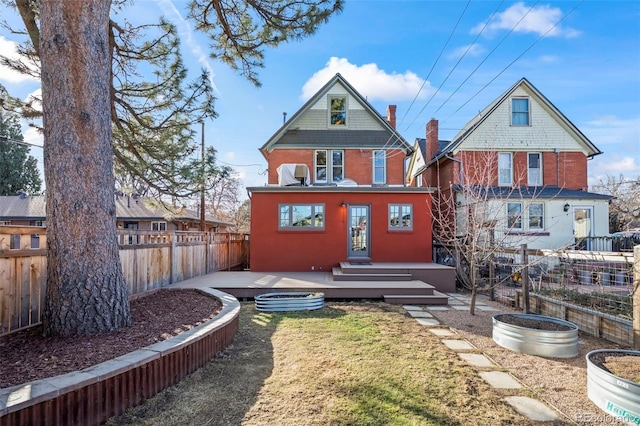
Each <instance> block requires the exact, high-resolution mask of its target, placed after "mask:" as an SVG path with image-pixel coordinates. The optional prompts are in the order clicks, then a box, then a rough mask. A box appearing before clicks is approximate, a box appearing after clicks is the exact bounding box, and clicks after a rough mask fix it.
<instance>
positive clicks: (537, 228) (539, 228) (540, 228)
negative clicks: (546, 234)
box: [527, 202, 545, 231]
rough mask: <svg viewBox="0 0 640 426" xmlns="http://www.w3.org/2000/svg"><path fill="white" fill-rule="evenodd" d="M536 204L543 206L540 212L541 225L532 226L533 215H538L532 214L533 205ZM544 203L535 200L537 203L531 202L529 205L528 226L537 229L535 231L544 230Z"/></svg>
mask: <svg viewBox="0 0 640 426" xmlns="http://www.w3.org/2000/svg"><path fill="white" fill-rule="evenodd" d="M535 205H539V206H541V212H540V225H541V226H531V218H532V217H538V215H535V216H534V215H532V214H531V207H532V206H535ZM544 222H545V220H544V203H542V202H535V203H529V205H528V206H527V226H528V229H530V230H535V231H544Z"/></svg>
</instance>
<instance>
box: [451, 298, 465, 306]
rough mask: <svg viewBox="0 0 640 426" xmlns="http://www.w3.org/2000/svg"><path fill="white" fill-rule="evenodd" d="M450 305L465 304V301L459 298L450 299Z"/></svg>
mask: <svg viewBox="0 0 640 426" xmlns="http://www.w3.org/2000/svg"><path fill="white" fill-rule="evenodd" d="M449 305H464V303H463V302H461V301H459V300H455V299H449Z"/></svg>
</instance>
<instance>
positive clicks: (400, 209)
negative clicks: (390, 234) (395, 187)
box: [388, 203, 413, 231]
mask: <svg viewBox="0 0 640 426" xmlns="http://www.w3.org/2000/svg"><path fill="white" fill-rule="evenodd" d="M407 215H408V216H409V219H404V217H405V216H407ZM394 222H395V223H394ZM388 223H389V230H393V231H412V230H413V204H403V203H392V204H389V220H388Z"/></svg>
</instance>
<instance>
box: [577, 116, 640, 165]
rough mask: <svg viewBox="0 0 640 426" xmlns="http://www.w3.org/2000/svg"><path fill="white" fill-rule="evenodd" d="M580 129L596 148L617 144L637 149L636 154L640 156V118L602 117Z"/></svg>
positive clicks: (583, 125) (588, 122)
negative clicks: (639, 142) (639, 144)
mask: <svg viewBox="0 0 640 426" xmlns="http://www.w3.org/2000/svg"><path fill="white" fill-rule="evenodd" d="M580 129H581V130H582V131H583V132H584V133H585V134H586V135H588V137H589V139H591V141H592V142H593V143H594V144H596V146H601V145H614V144H615V145H618V146H620V147H621V146H628V147H629V149H633V148H634V147H635V153H636V154H638V155H640V152H639V151H640V150H639V149H638V141H639V140H640V117H635V118H629V119H621V118H618V117H616V116H614V115H602V116H598V117H596V119H594V120H591V121H587V122H586V123H585V124H582V125H581V126H580ZM603 151H604V149H603Z"/></svg>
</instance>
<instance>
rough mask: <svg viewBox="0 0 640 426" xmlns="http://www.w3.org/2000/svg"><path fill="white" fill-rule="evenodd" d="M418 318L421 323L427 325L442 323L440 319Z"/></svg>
mask: <svg viewBox="0 0 640 426" xmlns="http://www.w3.org/2000/svg"><path fill="white" fill-rule="evenodd" d="M416 320H417V321H418V322H419V323H420V325H426V326H428V327H433V326H436V325H440V321H438V320H437V319H433V318H416Z"/></svg>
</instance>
